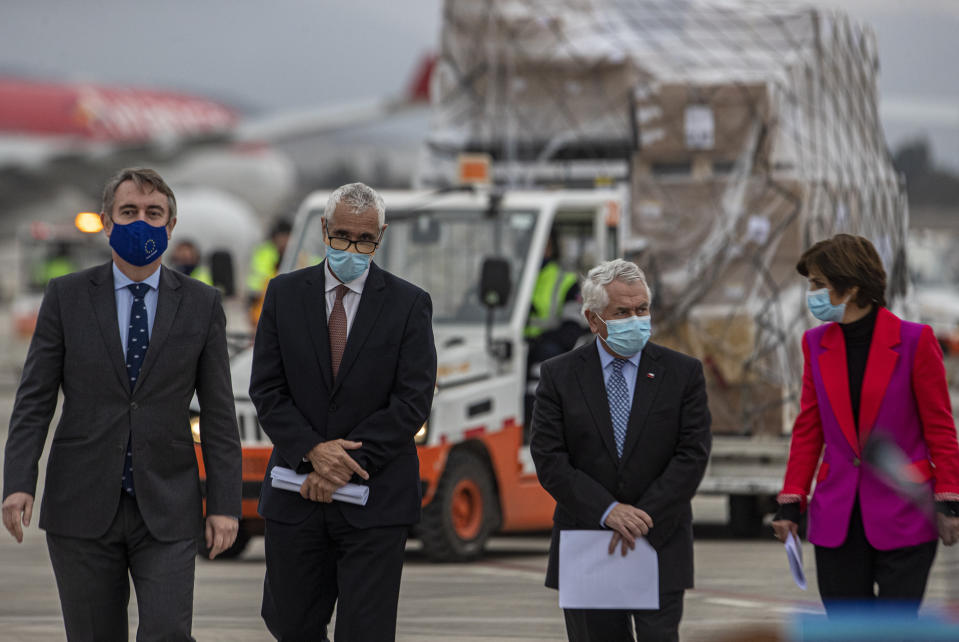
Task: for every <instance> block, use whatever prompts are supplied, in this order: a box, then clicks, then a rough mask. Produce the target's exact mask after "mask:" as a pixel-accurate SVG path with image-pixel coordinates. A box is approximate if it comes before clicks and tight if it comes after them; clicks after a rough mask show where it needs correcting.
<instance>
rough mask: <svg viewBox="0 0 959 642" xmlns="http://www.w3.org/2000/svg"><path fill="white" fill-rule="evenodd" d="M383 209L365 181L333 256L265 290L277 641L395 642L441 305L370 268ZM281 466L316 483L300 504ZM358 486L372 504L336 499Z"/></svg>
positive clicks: (330, 222) (343, 219)
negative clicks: (279, 476)
mask: <svg viewBox="0 0 959 642" xmlns="http://www.w3.org/2000/svg"><path fill="white" fill-rule="evenodd" d="M384 219H385V206H384V203H383V199H382V198H381V197H380V196H379V195H378V194H377V193H376V192H374V191H373V190H372V189H370V188H369V187H367V186H366V185H363V184H361V183H352V184H349V185H344V186H343V187H341V188H339V189H337V190H336V191H334V192H333V193H332V194H331V195H330V198H329V201H328V203H327V205H326V210H325V212H324V220H323V232H324V236H325V242H326V245H327V250H326V259H325V260H324V261H323V262H322V263H321V264H319V265H317V266H314V267H310V268H306V269H303V270H298V271H295V272H292V273H289V274H283V275H281V276H278V277H276V278H275V279H273V280H272V281H271V282H270V284H269V286H268V287H267V291H266V296H265V298H264V302H263V311H262V313H261V316H260V321H259V325H258V326H257V331H256V341H255V343H254V348H253V373H252V377H251V380H250V397H251V398H252V400H253V403H254V404H255V405H256V409H257V413H258V415H259V419H260V423H261V424H262V426H263V429H264V430H265V431H266V433H267V434H268V435H269V436H270V439H272V440H273V444H274V449H273V454H272V456H271V458H270V464H269V467H268V470H267V473H266V479H265V482H264V484H263V490H262V493H261V496H260V507H259V510H260V514H262V515H263V517H264V518H265V520H266V567H267V568H266V580H265V583H264V590H263V609H262V614H263V619H264V620H265V621H266V624H267V628H269V630H270V632H271V633H272V634H273V635H274V636H275V637H276V638H277V639H279V640H322V639H325V636H326V627H327V624H328V623H329V621H330V618H331V615H332V613H333V608H334V605H336V631H335V639H336V640H337V642H349V641H350V640H355V641H359V642H375V641H378V640H393V639H394V637H395V630H396V609H397V602H398V598H399V588H400V575H401V572H402V566H403V554H404V548H405V544H406V536H407V531H408V530H409V527H410V525H412V524H414V523H416V522H417V521H418V520H419V516H420V503H421V497H420V476H419V460H418V458H417V455H416V446H415V444H414V442H413V436H414V435H415V434H416V431H417V430H419V428H420V427H421V426H422V425H423V422H424V421H426V419H427V417H428V416H429V413H430V406H431V404H432V400H433V388H434V385H435V381H436V350H435V348H434V345H433V330H432V303H431V301H430V297H429V294H427V293H426V292H425V291H423V290H421V289H420V288H418V287H416V286H414V285H412V284H410V283H407V282H406V281H403V280H402V279H400V278H398V277H396V276H394V275H392V274H390V273H389V272H386V271H385V270H383V269H381V268H379V267H378V266H377V265H376V264H375V263H372V262H371V258H372V257H373V256H374V254H375V253H376V250H377V247H378V245H379V243H380V242H382V240H383V235H384V233H385V231H386V227H387V225H386V223H385V220H384ZM274 466H285V467H287V468H297V469H299V470H300V471H301V472H307V471H308V472H309V475H308V477H307V480H306V481H305V482H304V483H303V485H302V487H301V488H300V492H299V494H297V493H293V492H289V491H285V490H279V489H274V488H272V486H271V485H270V479H271V477H270V470H272V468H273V467H274ZM349 481H353V482H358V483H363V484H367V485H368V486H369V489H370V491H369V500H368V502H367V504H366V505H365V506H357V505H352V504H345V503H341V502H333V501H332V494H333V491H334V490H336V489H337V488H338V487H340V486H342V485H343V484H346V483H347V482H349Z"/></svg>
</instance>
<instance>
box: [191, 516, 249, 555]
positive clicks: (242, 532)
mask: <svg viewBox="0 0 959 642" xmlns="http://www.w3.org/2000/svg"><path fill="white" fill-rule="evenodd" d="M252 537H253V536H252V535H251V534H250V531H249V530H247V529H246V528H244V527H243V520H240V528H239V530H237V532H236V540H235V541H234V542H233V546H231V547H230V548H228V549H226V550H225V551H223V552H222V553H220V554H219V555H217V556H216V557H214V558H213V560H212V561H214V562H215V561H217V560H232V559H236V558H238V557H239V556H240V555H241V554H242V553H243V551H245V550H246V547H247V544H249V543H250V539H252ZM196 554H197V555H198V556H200V557H202V558H203V559H205V560H207V561H210V560H209V559H208V558H209V557H210V549H209V548H207V546H206V538H205V537H204V535H200V537H199V538H198V539H197V542H196Z"/></svg>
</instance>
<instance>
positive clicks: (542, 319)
mask: <svg viewBox="0 0 959 642" xmlns="http://www.w3.org/2000/svg"><path fill="white" fill-rule="evenodd" d="M578 296H579V286H578V285H577V279H576V274H574V273H573V272H567V271H566V270H564V269H563V268H562V266H560V264H559V243H558V240H557V238H556V234H555V233H552V234H550V236H549V239H548V240H547V241H546V249H545V250H544V252H543V265H542V267H541V268H540V270H539V275H538V276H537V277H536V285H535V286H534V287H533V300H532V301H531V302H530V310H529V320H528V321H527V322H526V329H525V330H524V336H525V337H526V339H527V340H533V339H537V338H538V337H539V336H540V335H542V334H543V332H546V331H547V330H554V329H556V328H557V327H559V326H560V324H561V321H562V316H563V306H564V305H565V304H566V303H567V302H569V301H574V302H575V301H576V299H577V298H578Z"/></svg>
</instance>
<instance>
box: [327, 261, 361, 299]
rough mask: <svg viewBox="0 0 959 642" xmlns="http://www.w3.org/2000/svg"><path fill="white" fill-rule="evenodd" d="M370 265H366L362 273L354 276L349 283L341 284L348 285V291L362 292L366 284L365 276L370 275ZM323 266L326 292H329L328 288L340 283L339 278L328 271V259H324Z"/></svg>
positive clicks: (333, 288) (333, 287)
mask: <svg viewBox="0 0 959 642" xmlns="http://www.w3.org/2000/svg"><path fill="white" fill-rule="evenodd" d="M372 264H373V262H372V261H370V265H372ZM370 265H367V266H366V269H365V270H363V274H361V275H359V276H358V277H356V278H355V279H353V280H352V281H350V282H349V283H343V285H345V286H346V287H348V288H349V289H350V291H352V292H356V293H357V294H363V286H364V285H366V277H368V276H369V275H370ZM323 266H324V268H325V269H326V292H329V291H330V290H335V289H336V286H338V285H340V280H339V279H337V278H336V277H335V276H334V275H333V272H331V271H330V262H329V261H326V260H324V261H323Z"/></svg>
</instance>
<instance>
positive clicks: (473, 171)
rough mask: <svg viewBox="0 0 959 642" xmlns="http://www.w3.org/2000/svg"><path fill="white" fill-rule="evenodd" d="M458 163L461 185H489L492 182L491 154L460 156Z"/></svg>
mask: <svg viewBox="0 0 959 642" xmlns="http://www.w3.org/2000/svg"><path fill="white" fill-rule="evenodd" d="M457 161H458V170H459V177H458V178H459V182H460V185H488V184H489V182H490V165H491V164H492V159H491V158H490V155H489V154H460V155H459V158H458V159H457Z"/></svg>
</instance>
